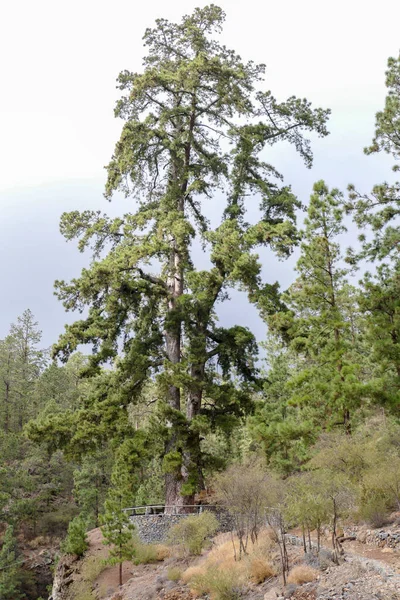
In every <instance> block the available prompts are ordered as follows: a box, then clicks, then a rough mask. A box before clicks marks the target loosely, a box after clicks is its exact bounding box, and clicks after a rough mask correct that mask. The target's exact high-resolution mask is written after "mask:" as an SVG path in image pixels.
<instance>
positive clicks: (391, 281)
mask: <svg viewBox="0 0 400 600" xmlns="http://www.w3.org/2000/svg"><path fill="white" fill-rule="evenodd" d="M361 283H362V285H363V288H362V291H361V293H360V295H359V303H360V308H361V309H362V310H363V311H364V313H365V340H366V343H367V346H368V349H369V353H370V361H371V363H370V369H369V376H370V377H369V381H368V391H369V393H370V395H371V397H372V399H373V400H374V402H375V403H376V404H378V405H381V406H383V407H385V408H386V409H388V410H390V411H393V412H394V414H397V415H398V414H399V410H400V264H399V262H398V261H396V262H394V263H393V264H392V265H390V264H381V265H379V267H378V268H377V270H376V272H375V274H374V275H372V274H370V273H366V275H365V276H364V279H363V281H362V282H361Z"/></svg>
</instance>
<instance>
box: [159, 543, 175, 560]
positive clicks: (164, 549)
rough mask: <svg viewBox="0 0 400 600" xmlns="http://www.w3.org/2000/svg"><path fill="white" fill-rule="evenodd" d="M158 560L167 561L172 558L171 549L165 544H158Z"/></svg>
mask: <svg viewBox="0 0 400 600" xmlns="http://www.w3.org/2000/svg"><path fill="white" fill-rule="evenodd" d="M156 553H157V560H160V561H161V560H165V559H166V558H169V557H170V556H171V548H168V546H165V545H164V544H156Z"/></svg>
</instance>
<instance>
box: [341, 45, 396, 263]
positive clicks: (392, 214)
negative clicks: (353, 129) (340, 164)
mask: <svg viewBox="0 0 400 600" xmlns="http://www.w3.org/2000/svg"><path fill="white" fill-rule="evenodd" d="M386 87H387V89H388V94H387V96H386V100H385V107H384V109H383V110H382V111H379V112H378V113H377V114H376V124H375V136H374V139H373V140H372V144H371V146H369V147H367V148H365V150H364V151H365V153H366V154H375V153H377V152H385V153H386V154H389V155H391V156H392V157H393V158H394V160H395V161H396V164H395V165H394V167H393V171H395V172H397V171H398V170H399V165H398V164H397V161H398V159H399V156H400V142H399V140H400V136H399V133H400V55H399V56H398V57H396V58H394V57H391V58H389V60H388V70H387V71H386ZM349 192H350V193H349V200H348V202H347V203H346V205H347V210H348V211H349V212H351V213H352V214H353V216H354V219H355V221H356V223H357V225H359V227H360V228H361V229H366V228H370V230H372V233H373V238H372V240H371V238H370V236H368V235H366V233H364V232H363V233H362V234H361V236H360V239H361V242H362V243H363V249H362V253H361V255H362V256H364V257H365V256H366V257H368V258H372V259H373V260H375V259H378V260H381V259H384V258H386V257H392V258H393V259H394V260H396V261H397V256H398V251H397V243H398V237H399V226H398V222H397V219H398V217H399V214H400V205H399V201H400V183H399V182H398V181H397V182H394V183H392V184H390V183H388V182H384V183H381V184H379V185H375V186H374V188H373V190H372V192H371V194H369V195H366V194H362V193H360V192H358V191H357V190H356V188H355V186H354V185H350V186H349ZM351 256H352V257H353V258H354V256H353V253H351Z"/></svg>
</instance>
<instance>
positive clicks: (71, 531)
mask: <svg viewBox="0 0 400 600" xmlns="http://www.w3.org/2000/svg"><path fill="white" fill-rule="evenodd" d="M87 549H88V541H87V537H86V522H85V521H84V520H83V519H82V518H81V517H75V519H72V521H71V522H70V524H69V526H68V533H67V537H66V538H65V540H64V542H63V543H62V545H61V550H62V551H63V552H65V553H66V554H76V555H77V556H82V555H83V554H84V553H85V552H86V550H87Z"/></svg>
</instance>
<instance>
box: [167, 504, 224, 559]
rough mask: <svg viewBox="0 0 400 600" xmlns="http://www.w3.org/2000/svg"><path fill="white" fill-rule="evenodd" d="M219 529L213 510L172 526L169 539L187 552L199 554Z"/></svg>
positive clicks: (192, 516) (187, 518)
mask: <svg viewBox="0 0 400 600" xmlns="http://www.w3.org/2000/svg"><path fill="white" fill-rule="evenodd" d="M217 529H218V521H217V518H216V516H215V515H214V514H213V513H211V512H208V511H206V512H203V513H201V514H200V515H191V516H190V517H186V518H184V519H182V521H180V522H179V523H177V524H176V525H174V526H173V527H171V529H170V531H169V536H168V540H169V543H170V544H171V545H172V544H173V545H175V544H177V545H179V546H180V547H181V548H182V549H183V550H184V552H185V553H186V554H194V555H199V554H201V551H202V550H203V548H204V546H205V543H206V540H207V539H208V538H209V537H211V536H212V535H213V534H214V533H215V532H216V531H217Z"/></svg>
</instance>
